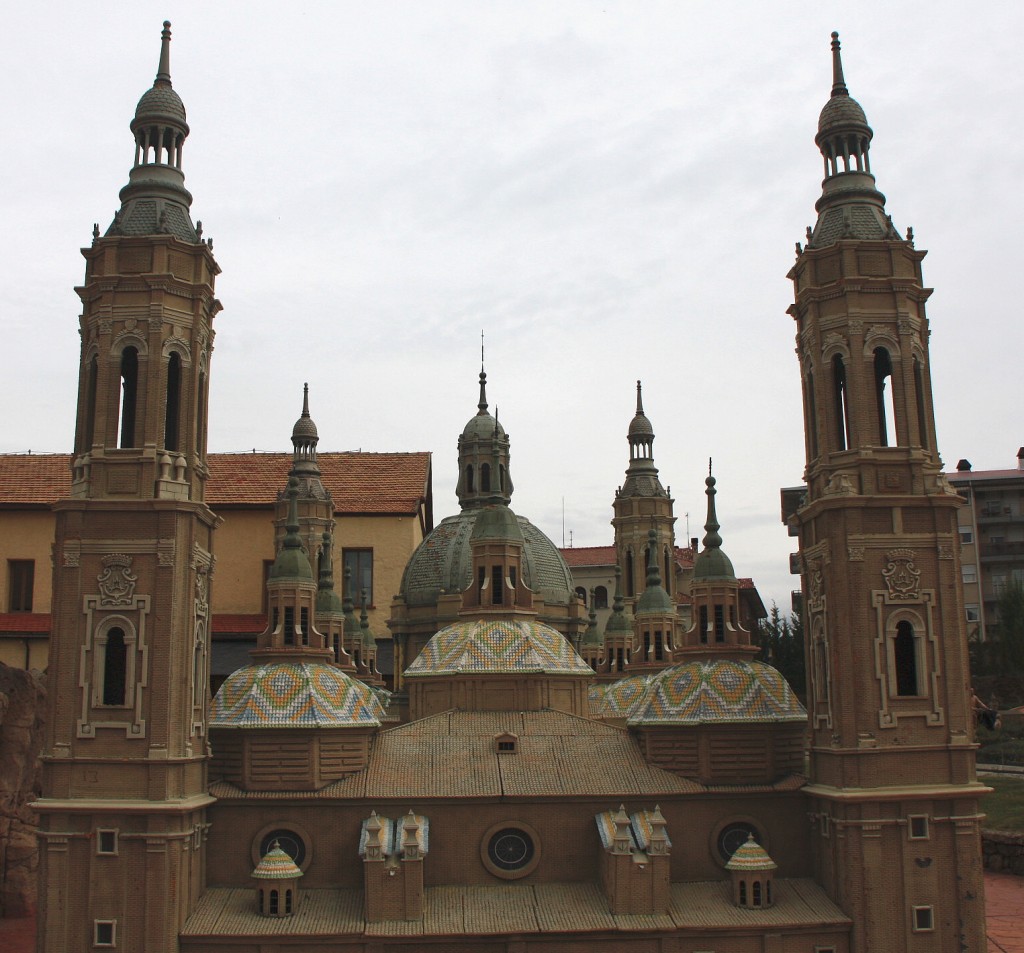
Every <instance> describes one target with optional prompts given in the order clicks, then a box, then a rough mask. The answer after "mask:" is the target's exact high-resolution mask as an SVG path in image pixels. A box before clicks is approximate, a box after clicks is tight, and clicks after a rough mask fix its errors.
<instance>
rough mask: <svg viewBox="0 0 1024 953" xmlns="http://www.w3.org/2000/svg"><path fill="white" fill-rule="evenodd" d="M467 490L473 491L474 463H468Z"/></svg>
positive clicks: (468, 491)
mask: <svg viewBox="0 0 1024 953" xmlns="http://www.w3.org/2000/svg"><path fill="white" fill-rule="evenodd" d="M466 492H467V493H473V492H474V489H473V464H472V463H467V464H466Z"/></svg>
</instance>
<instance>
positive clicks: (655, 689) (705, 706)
mask: <svg viewBox="0 0 1024 953" xmlns="http://www.w3.org/2000/svg"><path fill="white" fill-rule="evenodd" d="M806 720H807V712H806V711H805V710H804V707H803V705H801V704H800V701H799V699H798V698H797V697H796V694H795V693H794V692H793V689H792V688H790V687H789V683H788V682H787V681H786V680H785V679H784V678H783V677H782V675H780V674H779V672H778V671H776V670H775V669H774V668H772V667H771V666H770V665H765V664H764V663H763V662H736V661H713V660H712V661H708V660H706V661H702V662H687V663H684V664H683V665H676V666H674V667H672V668H669V669H666V670H665V671H664V672H661V673H659V674H658V675H656V676H655V678H654V680H653V681H652V682H651V684H650V686H649V688H648V690H647V693H646V696H645V697H644V699H643V700H642V701H641V702H639V703H638V704H636V705H635V706H634V708H633V711H632V714H631V715H630V716H629V719H628V722H629V724H630V725H666V724H668V725H706V724H729V723H742V722H774V723H782V722H799V721H806Z"/></svg>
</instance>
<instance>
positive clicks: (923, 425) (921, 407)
mask: <svg viewBox="0 0 1024 953" xmlns="http://www.w3.org/2000/svg"><path fill="white" fill-rule="evenodd" d="M914 396H915V397H916V399H917V430H918V434H917V438H918V440H919V441H920V443H921V446H922V447H924V449H925V450H927V449H928V414H927V412H926V411H925V402H924V367H923V366H922V365H921V362H920V361H919V360H918V359H917V358H914Z"/></svg>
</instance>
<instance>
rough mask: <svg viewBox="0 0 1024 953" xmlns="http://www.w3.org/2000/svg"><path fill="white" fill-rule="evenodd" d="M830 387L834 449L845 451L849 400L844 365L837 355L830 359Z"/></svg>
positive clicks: (847, 442)
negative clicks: (832, 389) (834, 439)
mask: <svg viewBox="0 0 1024 953" xmlns="http://www.w3.org/2000/svg"><path fill="white" fill-rule="evenodd" d="M832 386H833V388H834V397H835V415H836V449H837V450H847V449H849V447H850V443H851V434H850V399H849V395H848V394H847V392H846V365H845V364H843V359H842V357H841V356H840V355H838V354H837V355H836V356H835V357H834V358H832Z"/></svg>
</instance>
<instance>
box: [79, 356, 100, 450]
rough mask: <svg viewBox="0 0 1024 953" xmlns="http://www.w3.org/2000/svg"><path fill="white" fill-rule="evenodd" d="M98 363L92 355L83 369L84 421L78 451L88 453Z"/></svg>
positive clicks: (94, 409) (92, 425)
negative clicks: (80, 444)
mask: <svg viewBox="0 0 1024 953" xmlns="http://www.w3.org/2000/svg"><path fill="white" fill-rule="evenodd" d="M98 373H99V362H98V361H97V360H96V355H95V354H94V355H93V356H92V358H91V359H90V361H89V363H88V364H87V365H86V368H85V420H84V421H83V422H82V423H83V424H84V427H83V431H82V446H81V447H79V450H81V451H83V452H85V453H88V452H89V451H90V450H91V449H92V438H93V434H94V433H95V426H96V377H97V374H98Z"/></svg>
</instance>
